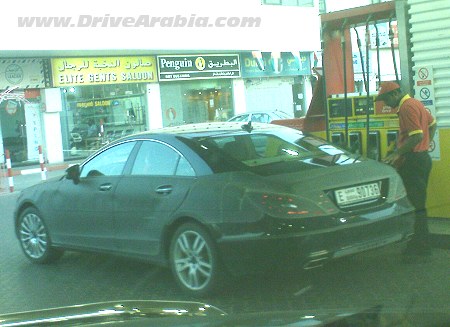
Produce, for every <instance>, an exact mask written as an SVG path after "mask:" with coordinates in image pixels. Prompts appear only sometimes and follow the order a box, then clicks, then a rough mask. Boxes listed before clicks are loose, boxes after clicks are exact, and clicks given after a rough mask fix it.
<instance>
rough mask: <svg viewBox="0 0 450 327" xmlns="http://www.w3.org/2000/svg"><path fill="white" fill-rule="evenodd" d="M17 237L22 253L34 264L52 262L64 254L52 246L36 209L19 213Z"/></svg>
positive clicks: (45, 227)
mask: <svg viewBox="0 0 450 327" xmlns="http://www.w3.org/2000/svg"><path fill="white" fill-rule="evenodd" d="M17 235H18V238H19V242H20V246H21V248H22V251H23V253H24V254H25V256H26V257H27V258H28V259H29V260H30V261H32V262H34V263H39V264H44V263H50V262H54V261H56V260H58V259H59V258H60V257H61V256H62V255H63V253H64V252H63V250H61V249H56V248H54V247H53V246H52V242H51V239H50V236H49V232H48V228H47V226H46V225H45V223H44V220H43V219H42V217H41V215H40V213H39V211H38V210H37V209H36V208H27V209H25V210H24V211H23V212H22V213H21V215H20V217H19V221H18V223H17Z"/></svg>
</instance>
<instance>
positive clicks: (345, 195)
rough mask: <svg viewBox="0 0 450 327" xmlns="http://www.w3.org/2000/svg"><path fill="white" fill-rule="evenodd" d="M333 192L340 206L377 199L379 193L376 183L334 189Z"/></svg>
mask: <svg viewBox="0 0 450 327" xmlns="http://www.w3.org/2000/svg"><path fill="white" fill-rule="evenodd" d="M334 193H335V196H336V202H337V203H338V204H339V205H341V206H345V205H349V204H354V203H358V202H364V201H367V200H373V199H378V198H379V197H380V195H381V194H380V187H379V186H378V183H371V184H364V185H358V186H354V187H349V188H344V189H341V190H336V191H335V192H334Z"/></svg>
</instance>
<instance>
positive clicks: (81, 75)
mask: <svg viewBox="0 0 450 327" xmlns="http://www.w3.org/2000/svg"><path fill="white" fill-rule="evenodd" d="M52 74H53V86H54V87H64V86H81V85H96V84H97V85H99V84H122V83H150V82H156V58H155V57H153V56H142V57H88V58H57V59H52Z"/></svg>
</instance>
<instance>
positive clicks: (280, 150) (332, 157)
mask: <svg viewBox="0 0 450 327" xmlns="http://www.w3.org/2000/svg"><path fill="white" fill-rule="evenodd" d="M181 140H182V141H183V142H185V143H186V144H188V145H189V146H190V147H191V148H192V149H193V150H194V151H195V152H197V153H198V154H199V155H200V156H201V157H202V158H203V159H204V160H205V161H206V162H207V163H208V165H209V166H210V167H211V169H212V170H213V171H214V172H230V171H238V170H245V171H251V172H254V173H257V174H261V175H276V174H282V173H287V172H295V171H299V170H302V169H310V168H312V167H314V166H316V167H317V166H332V165H337V164H345V163H354V162H355V161H357V160H358V158H356V157H354V156H352V155H351V154H350V153H348V152H346V151H344V150H342V149H340V148H338V147H336V146H334V145H331V144H329V143H327V142H326V141H324V140H322V139H320V138H316V137H313V136H306V135H303V134H302V133H300V132H298V131H294V130H285V131H282V132H281V131H280V132H273V133H270V132H265V133H261V132H259V133H258V132H257V131H255V132H252V133H231V134H229V135H226V136H223V135H218V136H210V137H194V138H190V139H186V138H181Z"/></svg>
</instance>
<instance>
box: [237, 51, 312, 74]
mask: <svg viewBox="0 0 450 327" xmlns="http://www.w3.org/2000/svg"><path fill="white" fill-rule="evenodd" d="M240 56H241V63H242V77H243V78H252V77H274V76H298V75H310V74H311V60H310V53H307V52H300V53H299V55H298V56H294V55H293V54H292V53H290V52H282V53H281V55H280V59H281V60H280V62H279V63H277V62H276V60H274V58H273V56H272V54H271V53H270V52H262V53H261V58H259V61H260V62H258V59H257V58H255V57H253V54H252V53H251V52H248V53H241V55H240ZM280 63H281V64H280Z"/></svg>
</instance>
